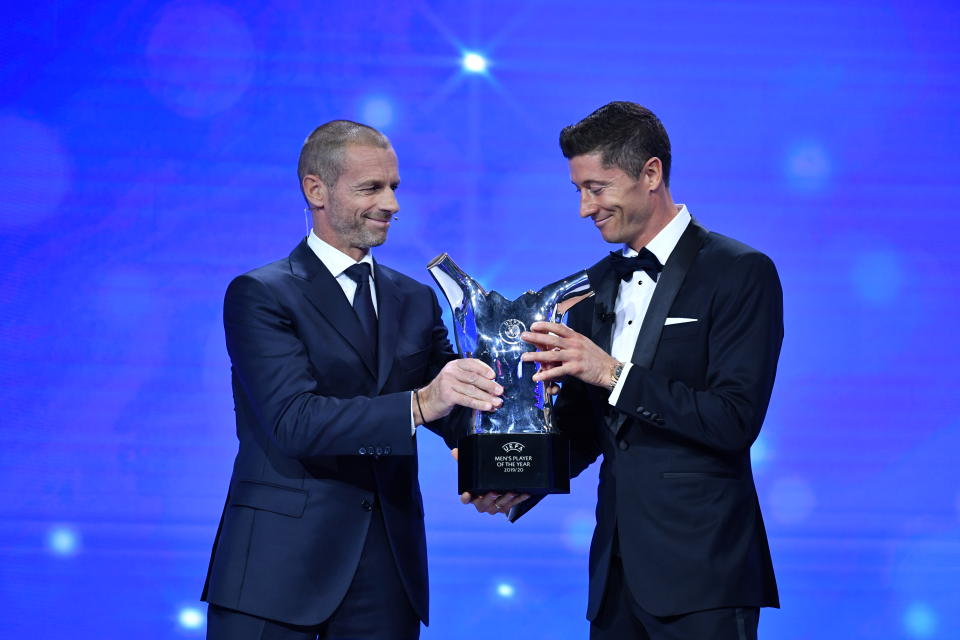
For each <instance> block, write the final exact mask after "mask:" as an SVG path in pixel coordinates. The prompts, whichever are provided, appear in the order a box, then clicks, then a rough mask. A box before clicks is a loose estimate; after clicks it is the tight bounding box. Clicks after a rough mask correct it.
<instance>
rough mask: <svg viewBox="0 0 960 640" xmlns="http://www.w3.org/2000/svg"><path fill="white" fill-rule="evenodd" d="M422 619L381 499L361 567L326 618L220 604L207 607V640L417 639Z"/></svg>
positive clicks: (371, 523)
mask: <svg viewBox="0 0 960 640" xmlns="http://www.w3.org/2000/svg"><path fill="white" fill-rule="evenodd" d="M419 637H420V619H419V618H418V617H417V614H416V613H415V612H414V610H413V607H412V606H411V605H410V599H409V598H408V597H407V592H406V590H405V589H404V587H403V583H402V582H401V580H400V574H399V572H398V571H397V563H396V561H395V560H394V558H393V553H392V552H391V551H390V542H389V540H388V539H387V531H386V529H385V527H384V524H383V515H382V513H381V511H380V508H379V505H378V506H377V508H376V509H374V511H373V517H372V518H371V519H370V529H369V531H368V532H367V540H366V542H365V543H364V547H363V553H362V554H361V556H360V564H359V565H358V566H357V573H356V574H355V575H354V577H353V581H352V582H351V583H350V588H349V589H348V590H347V595H346V596H344V598H343V602H341V603H340V606H339V607H337V609H336V611H334V612H333V615H332V616H330V617H329V618H328V619H327V620H325V621H324V622H323V623H321V624H319V625H316V626H310V627H301V626H297V625H292V624H286V623H284V622H279V621H276V620H267V619H264V618H258V617H257V616H252V615H248V614H246V613H242V612H240V611H234V610H232V609H225V608H223V607H218V606H216V605H210V606H209V607H208V608H207V640H416V639H417V638H419Z"/></svg>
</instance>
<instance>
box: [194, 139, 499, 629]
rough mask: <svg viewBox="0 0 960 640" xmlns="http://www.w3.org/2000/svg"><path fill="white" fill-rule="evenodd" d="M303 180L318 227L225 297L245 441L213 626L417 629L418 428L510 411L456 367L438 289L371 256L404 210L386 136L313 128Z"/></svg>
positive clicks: (453, 426) (220, 546)
mask: <svg viewBox="0 0 960 640" xmlns="http://www.w3.org/2000/svg"><path fill="white" fill-rule="evenodd" d="M298 176H299V179H300V185H301V188H302V191H303V195H304V197H305V198H306V200H307V203H308V205H309V208H310V210H311V212H312V216H313V231H312V232H311V233H310V235H309V236H308V237H307V238H306V239H304V240H303V241H302V242H301V243H300V244H299V245H297V247H296V248H295V249H294V250H293V252H292V253H291V254H290V256H289V257H287V258H284V259H282V260H278V261H277V262H274V263H271V264H268V265H266V266H264V267H261V268H259V269H255V270H253V271H251V272H249V273H247V274H244V275H242V276H240V277H238V278H236V279H235V280H234V281H233V282H232V283H230V286H229V287H228V289H227V293H226V297H225V300H224V313H223V315H224V328H225V332H226V341H227V350H228V352H229V354H230V360H231V363H232V377H233V396H234V402H235V411H236V421H237V437H238V439H239V452H238V453H237V457H236V461H235V463H234V467H233V476H232V477H231V479H230V486H229V491H228V496H227V501H226V506H225V507H224V512H223V516H222V518H221V521H220V527H219V529H218V531H217V537H216V541H215V542H214V545H213V553H212V556H211V560H210V568H209V571H208V574H207V582H206V585H205V587H204V591H203V596H202V597H203V599H204V600H205V601H206V602H208V603H209V608H208V616H207V637H208V638H211V639H215V640H226V639H230V640H253V639H267V638H271V639H291V640H293V639H298V640H306V639H310V640H313V639H316V638H320V639H322V640H334V639H347V638H349V639H351V640H357V639H378V640H388V639H389V640H406V639H408V638H417V637H419V634H420V621H423V623H424V624H426V623H427V622H428V614H427V596H428V590H427V558H426V543H425V538H424V527H423V502H422V500H421V495H420V487H419V484H418V481H417V457H416V452H417V440H416V434H417V432H418V430H419V429H418V426H419V425H424V426H426V427H427V428H428V429H430V430H432V431H435V432H437V433H438V434H440V435H441V436H442V437H444V439H445V440H446V441H447V443H448V444H449V445H450V446H453V445H454V443H455V441H456V437H457V435H459V434H458V433H457V426H458V423H461V424H462V425H463V426H464V427H465V426H466V422H465V419H466V417H467V416H468V414H469V411H468V410H469V409H479V410H484V411H489V410H492V409H494V408H495V407H497V406H499V405H500V404H501V400H500V398H499V395H500V394H501V393H502V391H503V390H502V388H501V387H500V386H499V385H497V384H496V383H495V382H494V381H493V377H494V376H493V371H492V370H490V368H489V367H487V366H486V365H484V364H482V363H481V362H479V361H477V360H467V359H463V360H456V359H455V355H454V353H453V352H452V350H451V346H450V343H449V342H448V340H447V332H446V329H445V328H444V325H443V323H442V321H441V319H440V307H439V305H438V303H437V299H436V295H435V294H434V293H433V290H432V289H430V288H429V287H427V286H425V285H423V284H420V283H418V282H416V281H415V280H413V279H411V278H408V277H407V276H404V275H402V274H400V273H398V272H396V271H394V270H392V269H390V268H388V267H386V266H384V265H382V264H380V263H379V262H376V261H374V260H373V258H372V256H371V254H370V248H371V247H375V246H379V245H380V244H383V242H384V241H385V240H386V237H387V231H388V229H389V227H390V223H391V220H393V219H394V214H395V213H396V212H397V211H398V209H399V206H398V204H397V199H396V196H395V193H394V192H395V191H396V189H397V187H398V186H399V184H400V176H399V172H398V168H397V157H396V155H395V153H394V151H393V148H392V147H391V145H390V143H389V141H388V140H387V139H386V137H384V136H383V135H382V134H381V133H380V132H378V131H376V130H374V129H372V128H370V127H367V126H364V125H361V124H357V123H355V122H349V121H345V120H338V121H333V122H329V123H327V124H325V125H323V126H321V127H318V128H317V129H316V130H315V131H314V132H313V133H311V134H310V136H309V137H308V138H307V140H306V142H305V143H304V145H303V149H302V151H301V153H300V162H299V168H298Z"/></svg>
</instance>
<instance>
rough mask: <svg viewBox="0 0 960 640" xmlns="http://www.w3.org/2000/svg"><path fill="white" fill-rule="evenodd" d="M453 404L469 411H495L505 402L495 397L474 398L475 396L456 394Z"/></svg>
mask: <svg viewBox="0 0 960 640" xmlns="http://www.w3.org/2000/svg"><path fill="white" fill-rule="evenodd" d="M452 402H453V404H458V405H460V406H461V407H466V408H467V409H476V410H477V411H493V410H494V409H496V408H498V407H499V406H500V405H502V404H503V400H501V399H500V398H497V397H494V396H484V397H482V398H474V397H473V396H470V395H467V394H465V393H459V392H455V397H454V398H453V399H452Z"/></svg>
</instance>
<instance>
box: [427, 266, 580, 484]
mask: <svg viewBox="0 0 960 640" xmlns="http://www.w3.org/2000/svg"><path fill="white" fill-rule="evenodd" d="M427 269H428V270H429V271H430V274H431V275H432V276H433V278H434V280H436V281H437V284H438V285H439V286H440V289H441V290H442V291H443V294H444V296H446V298H447V302H449V303H450V307H451V309H452V310H453V325H454V332H453V333H454V337H455V338H456V342H457V348H458V350H459V352H460V356H461V357H464V358H477V359H478V360H480V361H482V362H484V363H485V364H487V365H489V366H490V368H491V369H493V371H494V374H495V376H496V378H495V379H496V381H497V383H498V384H500V386H502V387H503V404H502V405H501V406H500V407H499V408H498V409H496V410H495V411H490V412H488V411H477V412H476V413H475V417H474V420H473V423H472V425H471V428H470V433H469V434H467V435H465V436H464V437H462V438H460V440H459V442H458V445H457V446H458V448H459V463H458V473H457V475H458V485H459V492H460V493H463V492H464V491H469V492H470V493H472V494H473V495H479V494H483V493H486V492H488V491H497V492H504V491H517V492H520V493H529V494H531V495H542V494H547V493H570V445H569V442H568V441H567V440H566V438H565V437H564V436H562V435H561V434H559V433H557V431H556V430H555V429H554V427H553V425H552V423H551V415H550V409H551V407H552V404H551V399H550V398H549V397H547V396H546V394H545V390H544V384H543V383H542V382H534V381H533V374H535V373H536V372H537V371H538V369H539V367H540V365H539V364H538V363H535V362H522V361H521V360H520V355H521V354H522V353H524V352H525V351H533V350H535V349H536V347H534V346H533V345H531V344H529V343H527V342H524V341H523V340H521V339H520V334H521V333H522V332H524V331H526V330H527V329H528V328H529V327H530V325H531V324H533V323H534V322H537V321H539V320H546V321H552V322H559V321H560V319H561V317H562V316H563V313H564V312H565V311H566V310H567V309H568V308H569V307H571V306H573V304H576V302H579V300H580V299H582V298H585V297H587V296H588V295H589V294H590V284H589V282H588V280H587V272H586V271H581V272H579V273H576V274H574V275H572V276H569V277H567V278H564V279H563V280H560V281H558V282H554V283H553V284H550V285H547V286H546V287H544V288H543V289H541V290H540V291H536V292H534V291H527V292H526V293H524V294H523V295H522V296H520V297H519V298H517V299H516V300H507V299H506V298H504V297H503V296H502V295H500V294H499V293H497V292H496V291H491V292H489V293H487V291H485V290H484V288H483V287H482V286H480V284H479V283H478V282H477V281H476V280H474V279H473V278H471V277H470V276H468V275H467V274H466V273H464V272H463V271H462V270H461V269H460V267H458V266H457V265H456V263H455V262H454V261H453V260H451V259H450V256H448V255H447V254H446V253H444V254H442V255H440V256H438V257H436V258H434V259H433V261H432V262H430V264H428V265H427Z"/></svg>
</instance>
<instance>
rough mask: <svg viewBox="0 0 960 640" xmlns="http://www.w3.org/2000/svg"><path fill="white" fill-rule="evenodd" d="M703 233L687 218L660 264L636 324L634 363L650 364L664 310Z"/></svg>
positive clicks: (666, 312) (671, 300) (667, 307)
mask: <svg viewBox="0 0 960 640" xmlns="http://www.w3.org/2000/svg"><path fill="white" fill-rule="evenodd" d="M706 237H707V230H706V229H704V228H703V227H701V226H700V225H699V224H697V222H696V221H695V220H690V224H688V225H687V228H686V229H684V231H683V234H682V235H681V236H680V240H678V241H677V246H676V247H674V249H673V252H672V253H671V254H670V257H669V258H667V264H665V265H663V272H662V273H661V274H660V279H659V282H657V288H656V289H654V291H653V297H652V298H651V299H650V306H649V307H647V313H646V315H645V316H644V317H643V324H642V325H640V333H639V335H638V336H637V344H636V346H635V347H634V348H633V357H632V358H631V359H630V361H631V362H633V363H634V364H636V365H639V366H641V367H649V366H650V365H651V364H653V357H654V355H656V353H657V345H659V344H660V334H661V333H663V323H664V322H666V320H667V314H668V313H669V312H670V307H671V306H672V305H673V301H674V299H675V298H676V297H677V292H679V291H680V286H681V285H682V284H683V279H684V278H685V277H686V276H687V271H689V270H690V265H692V264H693V261H694V259H695V258H696V257H697V252H698V251H700V245H702V244H703V241H704V239H705V238H706Z"/></svg>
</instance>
